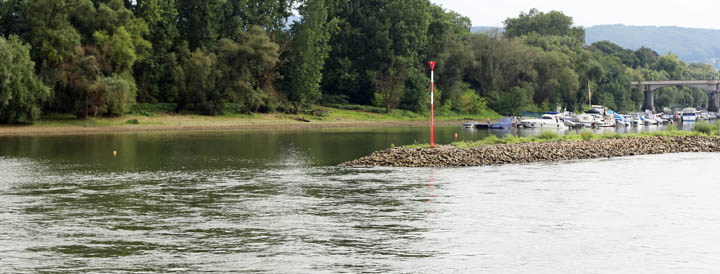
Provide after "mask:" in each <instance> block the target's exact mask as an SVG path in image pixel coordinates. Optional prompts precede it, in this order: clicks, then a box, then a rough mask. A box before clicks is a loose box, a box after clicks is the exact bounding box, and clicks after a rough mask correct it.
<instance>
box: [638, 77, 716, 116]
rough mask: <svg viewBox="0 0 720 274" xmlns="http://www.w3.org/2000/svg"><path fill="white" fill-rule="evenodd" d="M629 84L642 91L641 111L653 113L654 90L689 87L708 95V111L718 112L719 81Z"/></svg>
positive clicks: (640, 82)
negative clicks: (643, 96)
mask: <svg viewBox="0 0 720 274" xmlns="http://www.w3.org/2000/svg"><path fill="white" fill-rule="evenodd" d="M631 84H632V85H633V86H635V87H640V88H642V89H643V93H644V94H645V101H644V104H643V110H652V111H655V95H654V92H655V90H657V89H659V88H664V87H670V86H689V87H696V88H699V89H702V90H704V91H705V92H707V93H708V94H709V95H710V96H709V97H710V106H709V107H708V110H709V111H715V112H717V111H720V96H719V95H718V93H719V92H720V80H673V81H633V82H631Z"/></svg>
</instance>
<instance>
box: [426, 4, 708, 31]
mask: <svg viewBox="0 0 720 274" xmlns="http://www.w3.org/2000/svg"><path fill="white" fill-rule="evenodd" d="M430 1H431V2H433V3H435V4H438V5H440V6H442V7H443V8H445V9H449V10H453V11H455V12H458V13H460V14H462V15H464V16H467V17H470V19H471V20H472V23H473V26H491V27H501V26H502V21H503V20H505V19H506V18H508V17H517V16H518V15H519V14H520V12H523V11H524V12H527V11H529V10H530V9H531V8H537V9H538V10H540V11H543V12H548V11H551V10H557V11H561V12H562V13H564V14H565V15H568V16H571V17H572V18H573V20H574V23H575V25H580V26H584V27H591V26H595V25H610V24H624V25H631V26H680V27H692V28H712V29H720V0H683V1H678V0H672V1H668V0H657V1H650V0H640V1H637V0H595V1H587V0H534V1H533V0H430Z"/></svg>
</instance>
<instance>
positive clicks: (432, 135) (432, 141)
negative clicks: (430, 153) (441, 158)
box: [430, 61, 435, 148]
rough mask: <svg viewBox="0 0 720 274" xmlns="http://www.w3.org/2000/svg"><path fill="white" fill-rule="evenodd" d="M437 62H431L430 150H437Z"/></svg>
mask: <svg viewBox="0 0 720 274" xmlns="http://www.w3.org/2000/svg"><path fill="white" fill-rule="evenodd" d="M434 93H435V61H430V148H435V113H434V112H435V104H434V101H435V100H434V98H433V95H434Z"/></svg>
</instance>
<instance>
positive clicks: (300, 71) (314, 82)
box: [285, 0, 330, 109]
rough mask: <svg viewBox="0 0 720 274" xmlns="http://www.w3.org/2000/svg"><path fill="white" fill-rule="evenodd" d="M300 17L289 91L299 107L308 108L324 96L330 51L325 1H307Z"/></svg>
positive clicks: (290, 69) (296, 27) (288, 83)
mask: <svg viewBox="0 0 720 274" xmlns="http://www.w3.org/2000/svg"><path fill="white" fill-rule="evenodd" d="M300 15H301V16H303V18H302V21H301V22H300V23H299V24H297V25H295V29H294V32H295V36H294V37H293V41H292V46H291V51H290V58H291V62H290V64H289V68H288V70H287V72H286V73H285V77H286V78H285V79H286V84H285V88H286V92H287V94H288V99H289V100H290V101H292V102H294V103H295V104H296V105H297V107H298V108H300V109H305V108H308V107H310V106H311V105H312V104H315V103H316V102H317V101H318V100H319V99H320V97H321V96H322V93H321V91H320V82H321V81H322V69H323V67H324V66H325V59H326V58H327V56H328V52H329V50H330V49H329V47H328V40H329V39H330V33H329V30H328V27H327V26H326V21H327V10H326V8H325V0H308V1H306V2H305V5H303V6H302V7H301V8H300Z"/></svg>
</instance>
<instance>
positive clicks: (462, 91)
mask: <svg viewBox="0 0 720 274" xmlns="http://www.w3.org/2000/svg"><path fill="white" fill-rule="evenodd" d="M293 11H298V12H299V15H300V18H301V19H300V20H299V21H297V22H295V23H293V24H291V25H288V24H287V21H288V18H289V17H290V16H291V15H292V13H293ZM470 28H471V22H470V20H469V19H468V18H467V17H463V16H461V15H459V14H458V13H455V12H453V11H448V10H444V9H442V8H441V7H439V6H437V5H434V4H431V3H430V2H429V1H428V0H366V1H351V0H302V1H299V0H243V1H239V0H207V1H197V0H134V1H130V0H0V34H1V35H2V37H3V38H1V39H0V56H2V57H3V59H4V60H13V61H12V62H5V63H3V64H0V80H2V81H0V107H2V109H0V122H4V123H28V122H32V121H33V120H35V119H37V118H38V117H39V113H40V111H41V110H42V111H44V112H58V113H72V114H74V115H76V116H77V117H78V118H86V117H88V116H101V115H104V116H116V115H122V114H125V113H127V112H128V111H129V110H130V108H131V107H132V105H133V104H135V103H137V102H142V103H158V102H162V103H172V104H174V105H175V106H176V111H179V112H194V113H201V114H207V115H217V114H221V113H224V112H237V113H249V112H275V111H282V112H290V113H296V112H301V111H307V110H310V109H311V108H312V106H313V105H316V104H333V105H343V104H345V105H347V104H359V105H375V106H378V107H382V108H384V109H385V111H387V112H392V111H393V110H394V109H398V108H399V109H405V110H411V111H415V112H421V113H423V112H426V111H427V110H428V103H429V93H428V90H429V77H428V67H427V62H428V61H430V60H435V61H437V63H438V67H437V70H436V77H437V81H436V82H437V83H438V84H437V87H438V89H437V91H436V92H437V94H436V96H437V97H438V98H437V100H436V105H438V106H439V112H441V113H443V112H444V113H450V112H455V113H478V112H482V111H485V110H487V109H488V108H491V109H493V110H495V111H497V112H500V113H519V112H522V111H526V110H549V109H555V108H558V107H559V108H565V109H568V110H580V109H581V108H582V106H583V103H586V102H587V101H588V97H587V96H588V93H587V92H586V91H587V90H588V89H591V90H593V96H592V101H593V103H597V104H604V105H607V106H609V107H611V108H614V109H616V110H621V111H637V110H639V107H640V105H641V103H642V96H643V95H642V93H641V92H640V91H639V90H637V89H632V88H631V87H630V81H631V80H642V79H648V80H662V79H716V78H717V77H718V72H717V71H716V70H714V69H713V68H712V67H710V66H707V65H700V64H690V65H687V64H685V63H683V62H681V61H678V59H677V57H675V56H674V55H666V56H659V55H658V54H657V53H655V52H654V51H652V50H651V49H648V48H641V49H639V50H637V51H631V50H627V49H623V48H621V47H619V46H617V45H615V44H612V43H610V42H607V41H602V42H597V43H594V44H592V45H591V46H589V47H586V46H584V37H585V32H584V30H583V28H582V27H577V26H574V25H573V21H572V18H570V17H568V16H565V15H564V14H562V13H560V12H555V11H552V12H549V13H544V12H540V11H537V10H534V9H533V10H530V11H529V12H528V13H522V14H520V16H519V17H517V18H509V19H507V20H506V21H505V29H506V32H505V35H503V36H501V35H488V34H473V33H471V32H470ZM703 96H705V97H703ZM657 103H658V105H659V106H661V107H663V106H670V105H675V104H680V105H699V106H701V105H703V104H705V105H706V104H707V96H706V95H704V93H702V92H700V91H698V90H693V89H690V88H685V89H680V88H675V87H670V88H666V90H664V91H662V92H661V93H660V95H659V97H658V99H657Z"/></svg>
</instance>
